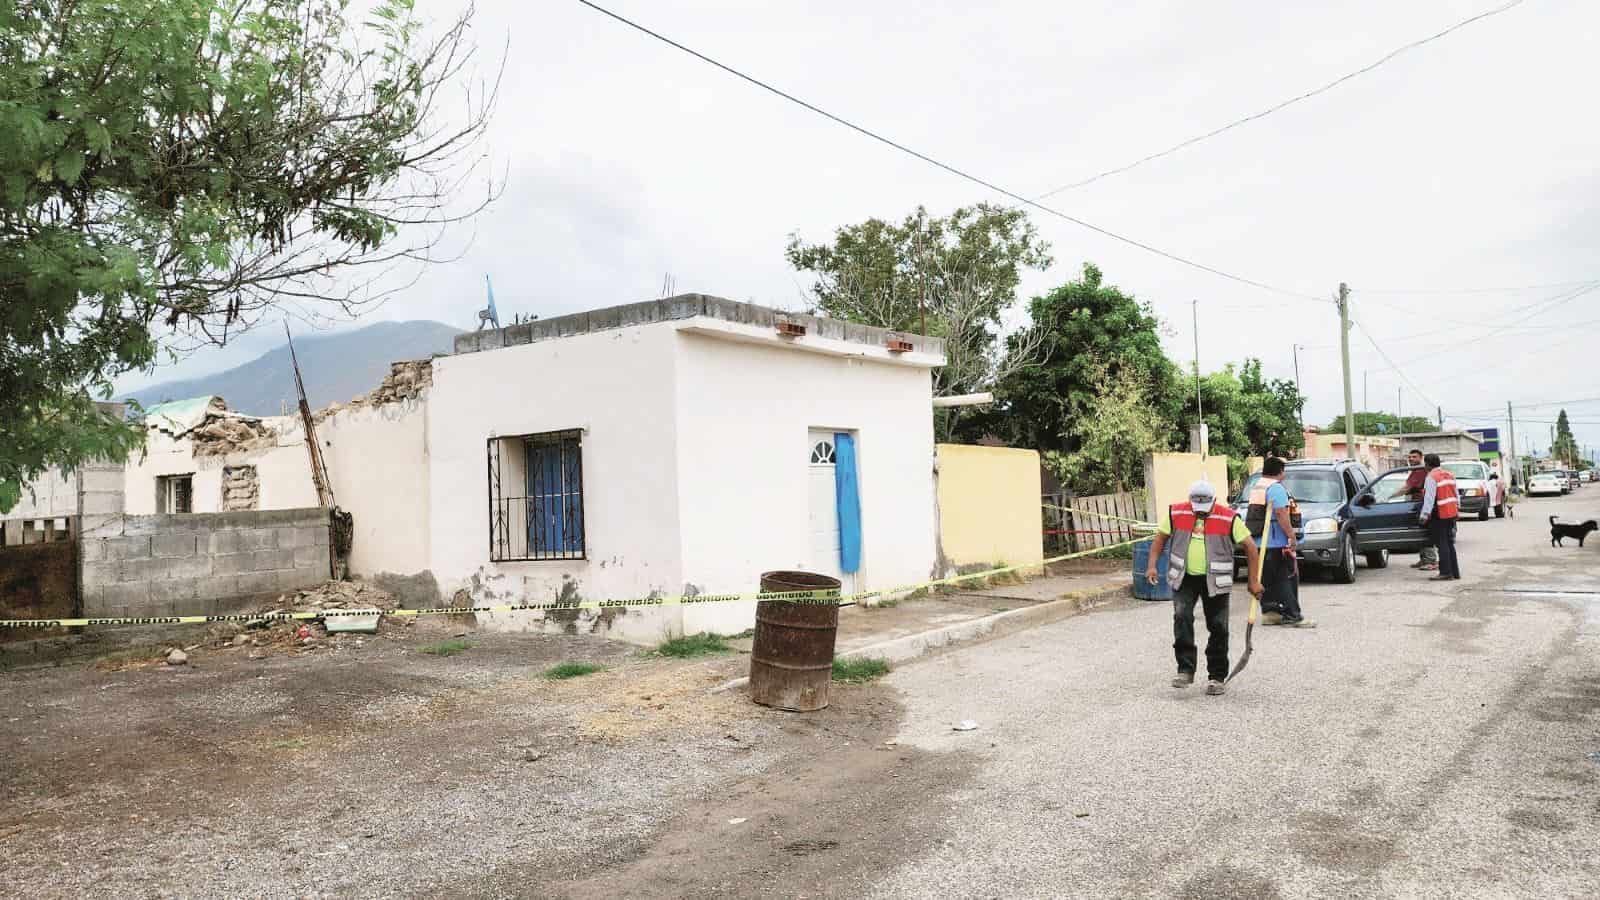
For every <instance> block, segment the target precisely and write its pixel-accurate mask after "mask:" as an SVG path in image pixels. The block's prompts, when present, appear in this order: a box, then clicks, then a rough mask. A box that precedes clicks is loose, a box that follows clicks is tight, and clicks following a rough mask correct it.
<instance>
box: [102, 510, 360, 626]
mask: <svg viewBox="0 0 1600 900" xmlns="http://www.w3.org/2000/svg"><path fill="white" fill-rule="evenodd" d="M328 556H329V547H328V512H327V510H324V509H318V508H310V509H278V510H251V511H248V512H228V513H194V514H188V515H158V516H123V517H121V518H120V523H109V524H108V525H107V526H105V527H104V528H101V529H100V530H98V531H97V533H96V534H94V535H88V536H85V537H84V539H83V546H82V558H83V578H82V583H81V593H82V597H83V613H84V615H85V616H88V617H90V618H96V617H112V616H176V615H216V614H220V613H226V612H232V611H235V610H238V609H241V608H243V607H245V606H248V605H249V604H251V603H253V602H257V601H261V600H269V599H271V598H274V597H277V596H278V595H279V594H282V593H285V592H287V591H294V590H299V589H300V588H305V587H311V586H313V585H317V584H320V583H322V582H324V581H326V580H328Z"/></svg>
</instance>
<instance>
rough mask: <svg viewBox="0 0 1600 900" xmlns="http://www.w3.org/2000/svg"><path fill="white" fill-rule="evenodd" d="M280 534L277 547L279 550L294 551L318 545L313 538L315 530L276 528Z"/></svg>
mask: <svg viewBox="0 0 1600 900" xmlns="http://www.w3.org/2000/svg"><path fill="white" fill-rule="evenodd" d="M273 530H274V531H276V532H277V533H278V537H277V540H278V543H277V547H278V549H279V550H294V549H297V548H299V547H310V546H312V545H313V544H315V543H316V539H315V538H314V537H313V536H312V532H313V531H315V529H314V528H275V529H273Z"/></svg>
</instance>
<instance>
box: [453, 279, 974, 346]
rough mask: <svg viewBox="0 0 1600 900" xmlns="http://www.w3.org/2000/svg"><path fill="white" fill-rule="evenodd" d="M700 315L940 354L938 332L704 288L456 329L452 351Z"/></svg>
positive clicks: (865, 343)
mask: <svg viewBox="0 0 1600 900" xmlns="http://www.w3.org/2000/svg"><path fill="white" fill-rule="evenodd" d="M699 316H704V317H707V318H711V319H720V320H722V321H725V322H733V323H736V324H740V325H754V326H757V327H763V328H776V327H777V323H778V322H796V323H799V324H801V325H804V326H806V337H813V336H814V337H819V338H828V339H830V340H835V341H844V342H846V343H851V344H861V345H862V346H864V347H876V348H879V349H882V348H883V346H884V342H885V341H886V340H887V339H888V338H889V337H890V336H891V335H892V336H894V337H896V338H899V339H901V340H904V341H906V342H908V343H910V344H911V349H912V352H915V353H926V354H931V355H934V356H941V357H942V356H944V339H943V338H935V337H927V336H926V335H920V334H912V333H911V332H908V331H892V330H890V329H888V328H877V327H874V326H872V325H859V324H857V323H855V322H846V321H844V320H843V319H829V318H825V317H823V316H813V315H808V314H806V313H791V312H784V311H782V310H776V309H771V308H769V307H765V306H757V305H756V304H754V303H740V302H738V301H737V300H725V299H723V298H721V297H712V296H709V295H707V294H679V295H677V296H675V297H666V298H664V299H661V300H646V301H645V302H643V303H629V304H627V305H625V306H611V307H607V308H605V309H596V310H590V311H589V312H580V313H573V314H571V315H566V316H556V317H555V318H551V319H535V320H534V321H532V322H523V323H521V324H519V325H509V326H506V327H505V328H495V329H485V330H483V331H472V332H467V333H465V334H458V335H456V338H455V352H456V353H458V354H462V353H478V352H481V351H484V350H498V349H499V348H501V347H510V346H514V345H516V344H530V343H533V342H534V341H547V340H552V339H555V338H564V337H572V336H574V335H579V334H589V333H591V332H596V331H608V330H611V329H614V328H628V327H632V326H635V325H649V324H652V323H656V322H673V321H681V320H684V319H693V318H696V317H699ZM804 339H805V338H801V339H800V340H804Z"/></svg>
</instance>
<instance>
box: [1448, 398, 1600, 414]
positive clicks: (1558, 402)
mask: <svg viewBox="0 0 1600 900" xmlns="http://www.w3.org/2000/svg"><path fill="white" fill-rule="evenodd" d="M1585 403H1600V397H1584V398H1582V399H1579V400H1547V401H1540V402H1538V403H1535V402H1532V401H1528V402H1526V403H1519V402H1517V401H1515V400H1513V401H1511V405H1512V406H1513V407H1520V408H1522V409H1541V408H1543V407H1546V406H1579V405H1582V404H1585ZM1499 411H1500V408H1499V407H1494V408H1493V409H1469V410H1467V412H1473V413H1493V412H1499Z"/></svg>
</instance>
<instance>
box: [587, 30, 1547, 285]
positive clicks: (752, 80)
mask: <svg viewBox="0 0 1600 900" xmlns="http://www.w3.org/2000/svg"><path fill="white" fill-rule="evenodd" d="M578 2H579V3H581V4H583V5H584V6H587V7H589V8H590V9H592V10H594V11H595V12H597V13H600V14H602V15H604V16H607V17H609V18H611V19H614V20H616V21H618V22H620V23H622V24H623V25H626V26H628V27H629V28H632V29H633V30H635V31H638V32H640V33H641V34H645V35H648V36H649V37H652V38H654V39H656V40H658V41H660V42H662V43H663V44H666V45H668V46H670V47H673V48H675V49H677V50H680V51H682V52H684V53H687V54H688V55H690V56H692V57H694V58H695V59H698V60H700V61H701V62H703V63H706V64H708V65H711V66H714V67H716V68H718V69H721V70H722V71H724V72H726V73H728V74H729V75H732V76H734V77H735V78H738V79H740V80H742V81H745V82H747V83H749V84H752V85H754V86H756V87H758V88H760V89H762V90H764V91H766V92H768V93H770V94H774V95H776V96H778V97H781V98H783V99H784V100H787V101H789V102H790V103H793V104H795V105H796V106H799V107H801V108H803V109H806V110H809V111H811V112H813V113H816V114H817V115H819V116H822V117H823V118H825V119H828V120H829V121H831V122H834V123H835V124H838V125H843V126H844V127H846V128H848V129H850V130H851V131H854V132H856V133H857V134H860V135H862V136H864V137H867V138H871V139H872V140H874V141H877V142H878V143H880V144H883V145H885V146H888V147H892V148H894V149H895V150H899V151H900V152H901V153H904V154H907V155H908V156H913V157H915V158H917V159H919V160H921V161H923V162H925V163H927V164H928V165H931V166H933V167H935V168H937V169H941V170H943V171H945V172H947V173H949V174H951V175H955V176H956V177H958V178H962V179H965V180H967V181H970V182H972V183H973V184H976V185H978V186H980V187H983V188H985V189H987V190H990V191H993V192H995V193H997V194H1000V195H1002V196H1005V197H1009V198H1010V199H1012V200H1015V201H1017V202H1018V203H1020V204H1022V205H1024V206H1031V207H1033V208H1034V209H1037V210H1040V211H1041V212H1044V213H1048V214H1049V215H1052V216H1056V217H1057V218H1060V219H1064V220H1066V221H1068V222H1071V223H1073V224H1074V225H1077V226H1079V227H1081V228H1086V229H1088V230H1090V231H1093V232H1095V233H1096V234H1099V235H1102V236H1104V237H1108V238H1111V239H1112V240H1114V241H1119V242H1121V243H1124V244H1127V245H1129V246H1131V247H1137V248H1139V249H1140V250H1144V251H1145V252H1147V253H1152V254H1155V255H1156V256H1160V257H1162V258H1164V259H1169V260H1171V261H1173V262H1176V263H1181V264H1183V265H1185V266H1189V267H1190V268H1194V269H1199V270H1200V271H1202V272H1209V273H1211V274H1212V275H1216V276H1219V277H1221V278H1226V279H1228V280H1229V281H1235V282H1238V283H1239V284H1246V285H1249V286H1251V287H1256V288H1261V289H1262V290H1266V291H1271V292H1273V293H1276V294H1282V295H1284V296H1288V297H1294V298H1297V299H1300V300H1309V301H1312V302H1314V303H1327V304H1332V303H1333V302H1334V301H1332V300H1330V299H1327V298H1325V297H1314V296H1312V295H1310V294H1302V293H1300V292H1299V291H1292V290H1289V289H1287V288H1280V287H1277V286H1275V285H1271V284H1267V283H1265V282H1261V281H1256V280H1254V279H1251V278H1246V277H1244V276H1242V275H1235V274H1233V273H1232V272H1227V271H1224V270H1222V269H1218V268H1216V267H1214V266H1208V265H1206V264H1205V263H1201V262H1196V261H1195V260H1192V259H1188V258H1185V257H1182V256H1179V255H1178V254H1176V253H1172V252H1169V251H1166V250H1162V249H1161V248H1159V247H1155V246H1152V245H1150V244H1147V243H1144V242H1143V241H1140V240H1136V239H1134V238H1131V237H1127V236H1126V235H1121V234H1118V233H1116V232H1114V231H1111V230H1110V229H1107V228H1102V227H1101V226H1099V225H1096V224H1094V223H1093V222H1089V221H1086V220H1084V219H1080V218H1078V217H1076V216H1072V215H1068V214H1067V213H1064V212H1062V211H1060V210H1058V209H1055V208H1053V207H1049V206H1045V205H1044V204H1042V203H1039V202H1038V201H1036V200H1029V199H1028V198H1027V197H1024V196H1022V195H1021V194H1018V193H1016V192H1015V191H1010V190H1007V189H1005V188H1003V187H1000V186H999V185H997V184H995V183H994V182H991V181H988V180H985V179H983V178H980V177H978V176H976V175H973V174H970V173H968V172H966V171H963V170H961V169H959V168H956V167H955V166H953V165H950V164H949V163H945V162H941V161H940V160H938V159H935V158H934V157H932V156H929V155H928V154H926V153H923V152H921V151H919V150H914V149H912V148H911V147H909V146H907V145H905V144H902V143H900V142H898V141H895V140H893V139H891V138H888V137H885V136H883V135H881V134H879V133H878V132H876V131H873V130H871V129H869V128H867V127H865V126H863V125H857V124H856V123H855V122H852V121H850V120H849V119H846V118H843V117H842V116H838V115H835V114H833V113H831V112H828V111H827V110H825V109H823V108H822V107H820V106H817V105H816V104H813V103H810V102H808V101H806V100H802V99H801V98H799V97H797V96H795V95H794V94H791V93H789V92H787V91H784V90H782V89H780V88H777V87H774V86H772V85H770V84H768V83H767V82H765V81H762V80H761V79H759V78H756V77H755V76H753V75H746V74H745V73H744V72H741V71H739V70H738V69H735V68H733V67H732V66H730V65H727V64H726V63H722V62H718V61H717V60H715V59H713V58H711V57H709V56H707V55H705V54H704V53H701V52H700V51H698V50H695V49H692V48H690V47H687V46H684V45H683V44H680V43H678V42H677V41H675V40H673V39H672V38H669V37H667V36H666V35H664V34H661V33H660V32H657V31H652V30H651V29H649V28H647V27H645V26H644V25H641V24H639V23H638V22H635V21H633V20H632V19H629V18H627V17H625V16H623V15H620V14H619V13H615V12H612V11H611V10H609V9H606V8H605V7H603V6H600V5H599V4H596V3H592V2H590V0H578ZM1518 2H1522V0H1518Z"/></svg>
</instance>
